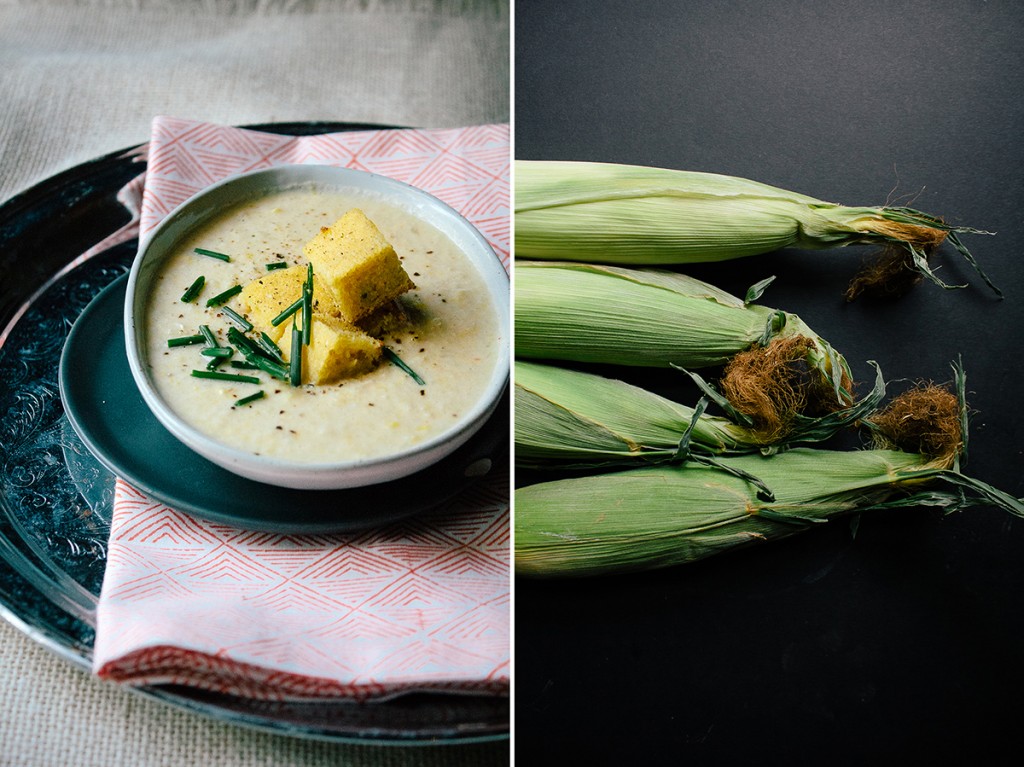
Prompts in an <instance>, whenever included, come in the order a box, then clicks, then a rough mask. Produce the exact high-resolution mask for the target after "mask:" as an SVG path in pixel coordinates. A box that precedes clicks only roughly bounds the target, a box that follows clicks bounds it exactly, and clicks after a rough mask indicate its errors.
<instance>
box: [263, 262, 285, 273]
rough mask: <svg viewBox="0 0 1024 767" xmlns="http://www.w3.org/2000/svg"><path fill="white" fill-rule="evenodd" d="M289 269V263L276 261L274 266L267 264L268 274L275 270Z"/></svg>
mask: <svg viewBox="0 0 1024 767" xmlns="http://www.w3.org/2000/svg"><path fill="white" fill-rule="evenodd" d="M287 268H288V262H287V261H274V262H273V263H272V264H267V271H268V272H272V271H274V270H275V269H287Z"/></svg>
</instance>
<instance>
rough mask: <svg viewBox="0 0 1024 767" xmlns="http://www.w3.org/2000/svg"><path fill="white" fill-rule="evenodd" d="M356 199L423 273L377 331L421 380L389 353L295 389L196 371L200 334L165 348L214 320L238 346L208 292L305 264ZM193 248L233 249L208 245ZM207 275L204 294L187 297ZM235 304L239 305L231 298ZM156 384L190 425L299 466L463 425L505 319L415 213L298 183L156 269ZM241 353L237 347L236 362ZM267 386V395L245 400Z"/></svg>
mask: <svg viewBox="0 0 1024 767" xmlns="http://www.w3.org/2000/svg"><path fill="white" fill-rule="evenodd" d="M351 208H360V209H361V210H363V211H364V212H365V213H366V215H367V216H368V217H369V218H370V219H371V220H372V221H373V222H374V223H375V224H376V225H377V227H378V228H379V229H380V230H381V232H382V233H383V234H384V236H385V237H387V238H388V240H389V241H390V242H391V244H392V245H393V246H394V248H395V251H396V252H397V253H398V255H399V257H400V258H401V260H402V264H403V266H404V268H405V270H406V272H408V274H409V275H410V277H411V278H412V280H413V282H415V284H416V287H415V289H413V290H411V291H410V292H408V293H406V294H404V295H403V296H402V297H401V298H400V299H399V303H400V304H401V307H402V308H403V310H404V313H405V316H406V320H405V321H404V322H402V323H400V324H399V325H398V326H397V327H395V328H393V329H392V330H391V331H390V332H389V333H388V334H387V335H383V336H380V340H381V341H382V342H383V343H384V345H385V346H387V347H388V348H390V349H391V350H393V351H394V352H395V353H396V354H397V355H398V356H399V357H400V358H401V359H402V360H403V361H404V362H405V363H406V364H407V365H408V366H409V368H411V369H412V370H413V371H414V372H415V373H416V374H418V376H419V377H420V378H421V379H422V380H423V382H424V384H423V385H422V386H421V385H420V384H418V383H417V382H416V381H415V380H414V378H412V377H411V376H410V375H409V374H408V373H407V372H405V371H403V370H402V369H401V368H400V367H398V366H396V365H395V364H392V363H391V362H389V361H388V360H387V359H384V360H382V361H381V363H380V364H379V365H378V366H377V367H376V368H375V369H374V370H373V371H371V372H369V373H366V374H364V375H361V376H358V377H354V378H348V379H343V380H342V381H341V382H340V383H337V384H332V385H328V386H313V385H303V386H299V387H293V386H290V385H289V384H288V383H287V382H285V381H281V380H277V379H274V378H272V377H270V376H269V375H267V374H266V373H263V372H261V371H251V370H241V369H236V368H233V367H232V366H231V365H230V364H227V363H225V364H222V365H221V366H220V367H219V368H218V370H220V371H222V372H226V373H233V374H242V375H255V376H257V377H258V378H259V379H260V383H259V384H253V383H239V382H230V381H219V380H209V379H202V378H196V377H194V376H193V375H192V371H193V370H204V369H206V366H207V363H208V362H209V361H210V359H209V358H208V357H204V356H202V355H201V353H200V350H201V349H202V348H203V344H197V345H189V346H181V347H174V348H169V347H168V345H167V341H168V339H171V338H179V337H182V336H188V335H194V334H197V333H199V332H200V331H199V328H200V326H201V325H206V326H208V327H209V328H210V329H211V330H212V331H213V332H214V334H215V336H216V338H217V341H218V343H220V344H221V345H224V346H230V345H231V344H230V342H229V340H228V337H227V332H228V329H229V328H230V327H231V326H232V324H233V322H232V320H231V319H230V318H229V317H228V316H227V314H226V313H225V312H224V311H223V310H222V309H221V308H219V307H212V308H211V307H207V306H206V301H207V300H208V299H209V298H210V297H212V296H215V295H217V294H218V293H220V292H222V291H224V290H227V289H229V288H231V287H232V286H234V285H245V284H247V283H249V282H250V281H252V280H254V279H256V278H258V277H260V276H263V275H266V274H267V264H271V263H279V262H282V261H283V262H287V264H288V265H289V266H291V265H295V264H305V263H306V261H305V257H304V256H303V254H302V246H303V245H305V244H306V243H307V242H308V241H309V240H310V239H312V238H313V237H314V236H315V235H316V233H317V232H318V231H319V230H320V228H321V227H324V226H330V225H331V224H333V223H334V222H335V221H336V220H337V219H338V218H339V217H340V216H341V215H342V214H344V213H345V212H346V211H348V210H349V209H351ZM196 248H203V249H208V250H212V251H216V252H220V253H224V254H226V255H228V256H230V258H231V260H230V261H221V260H218V259H215V258H210V257H207V256H203V255H199V254H197V253H196V252H195V249H196ZM200 275H202V276H203V277H204V278H205V286H204V288H203V292H202V294H201V295H200V296H199V298H198V300H196V301H194V302H188V303H186V302H183V301H182V300H181V299H182V296H183V294H184V293H185V291H186V289H187V288H188V287H189V286H190V285H191V284H192V283H193V282H194V281H195V280H196V278H197V277H199V276H200ZM224 305H225V306H227V307H230V308H232V309H235V310H236V311H239V312H241V311H242V307H241V306H240V304H239V301H238V299H237V297H236V298H233V299H231V300H229V301H228V302H227V303H226V304H224ZM145 338H146V342H145V343H146V347H147V357H148V363H149V367H150V370H151V375H152V380H153V382H154V385H155V386H156V388H157V391H158V392H159V393H160V396H161V397H162V398H163V399H164V400H165V402H166V403H167V404H168V405H169V406H170V407H171V408H172V409H173V410H174V411H175V412H177V413H178V414H179V415H180V416H181V417H182V418H183V419H184V420H185V421H187V422H188V423H189V424H191V425H192V426H193V427H194V428H196V429H198V430H200V431H202V432H204V433H206V434H208V435H210V436H212V437H214V438H216V439H217V440H219V441H221V442H223V443H225V444H228V445H231V446H233V447H236V448H239V449H242V450H245V451H248V452H252V453H256V454H260V455H267V456H273V457H278V458H284V459H289V460H294V461H298V462H302V463H328V462H336V461H347V460H361V459H368V458H373V457H377V456H381V455H386V454H391V453H395V452H397V451H402V450H406V449H409V448H413V447H415V446H416V445H417V444H420V443H422V442H425V441H427V440H430V439H431V438H432V437H435V436H437V435H439V434H440V433H442V432H444V431H445V430H447V429H448V428H449V427H451V426H453V425H454V424H456V423H458V422H459V421H460V420H461V419H462V418H463V417H464V416H465V415H466V414H467V413H468V412H469V411H470V410H471V409H472V408H473V406H474V405H475V404H476V403H477V401H478V400H479V399H480V397H481V396H482V394H483V393H484V390H485V389H486V387H487V384H488V381H489V379H490V377H491V375H492V373H493V371H494V366H495V364H496V362H497V358H498V349H499V345H500V344H502V343H505V342H506V340H507V337H506V336H505V335H504V333H503V331H502V329H501V328H499V326H498V319H497V313H496V311H495V309H494V306H493V305H492V302H491V300H490V297H489V295H488V292H487V288H486V286H485V284H484V281H483V278H482V277H481V275H480V274H479V273H478V272H477V270H476V268H475V267H474V265H473V263H472V262H471V261H470V259H469V258H468V257H467V256H466V255H465V254H464V253H462V251H461V250H459V249H458V248H457V247H456V245H455V244H454V243H453V242H452V241H451V240H450V239H448V237H447V236H446V235H444V234H443V233H441V232H440V231H439V230H437V229H436V228H434V227H433V226H430V225H429V224H427V223H425V222H424V221H423V220H422V219H419V218H417V217H415V216H413V215H411V214H410V213H409V212H407V211H404V210H402V209H400V208H397V207H395V206H393V205H390V204H387V203H385V202H382V201H380V200H378V199H376V198H373V197H369V196H363V195H360V194H359V193H352V194H347V193H341V192H334V191H318V190H315V189H310V188H299V189H294V190H288V191H283V192H279V193H275V194H272V195H268V196H266V197H262V198H259V199H257V200H254V201H251V202H246V203H243V204H240V205H238V206H237V207H234V208H232V209H230V210H227V211H225V212H224V213H223V214H222V215H220V216H218V217H216V218H215V219H213V220H211V221H210V222H208V223H207V224H205V225H203V226H202V227H200V228H198V229H197V230H196V231H195V232H194V233H193V234H192V235H191V236H190V237H189V238H187V239H186V240H184V241H182V242H181V243H179V246H178V248H177V249H176V250H175V252H174V253H172V254H171V255H170V256H169V257H168V258H167V259H166V261H165V263H164V264H163V265H162V266H161V268H160V271H159V273H158V274H157V275H156V277H155V279H154V280H153V283H152V289H151V295H150V300H149V303H148V306H147V314H146V318H145ZM243 359H244V358H243V357H242V356H241V355H240V354H237V353H236V354H235V356H234V357H233V358H232V360H233V361H241V360H243ZM261 390H262V391H263V397H262V398H261V399H258V400H255V401H253V402H251V403H250V404H244V405H241V406H236V404H235V403H236V402H237V401H238V400H240V399H243V398H245V397H248V396H250V395H253V394H255V393H256V392H257V391H261Z"/></svg>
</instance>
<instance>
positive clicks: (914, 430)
mask: <svg viewBox="0 0 1024 767" xmlns="http://www.w3.org/2000/svg"><path fill="white" fill-rule="evenodd" d="M961 407H962V405H961V403H960V400H959V398H958V397H957V395H955V394H954V393H953V392H951V391H949V390H948V389H947V388H945V387H943V386H939V385H937V384H933V383H921V384H918V385H917V386H915V387H914V388H913V389H909V390H907V391H906V392H904V393H903V394H901V395H899V396H898V397H896V398H895V399H893V400H892V402H891V403H889V405H888V406H886V407H885V408H883V409H882V410H880V411H879V412H878V413H876V414H875V415H873V416H871V419H870V421H871V424H872V425H873V426H874V427H875V428H874V442H875V446H876V447H879V448H883V449H891V448H896V449H898V450H904V451H906V452H911V453H922V454H924V455H926V456H928V457H930V458H935V459H939V460H941V461H942V462H943V463H945V464H946V465H947V466H952V465H953V464H954V463H955V461H956V459H957V457H958V456H959V455H960V453H961V452H962V451H963V448H964V435H963V432H962V430H961V420H960V411H961Z"/></svg>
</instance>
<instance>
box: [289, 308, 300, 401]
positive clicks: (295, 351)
mask: <svg viewBox="0 0 1024 767" xmlns="http://www.w3.org/2000/svg"><path fill="white" fill-rule="evenodd" d="M291 355H292V358H291V364H290V366H289V368H288V374H289V375H288V378H289V381H290V382H291V385H292V386H300V385H301V384H302V331H301V330H299V324H298V320H297V319H296V320H293V321H292V349H291Z"/></svg>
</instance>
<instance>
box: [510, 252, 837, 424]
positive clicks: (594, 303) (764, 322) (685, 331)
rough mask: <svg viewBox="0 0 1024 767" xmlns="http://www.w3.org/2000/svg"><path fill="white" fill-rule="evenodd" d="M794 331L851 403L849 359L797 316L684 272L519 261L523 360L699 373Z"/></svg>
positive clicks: (518, 334) (518, 326)
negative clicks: (678, 368)
mask: <svg viewBox="0 0 1024 767" xmlns="http://www.w3.org/2000/svg"><path fill="white" fill-rule="evenodd" d="M755 292H756V291H755ZM787 338H788V339H794V338H804V339H807V341H808V348H807V349H806V351H804V352H803V354H804V357H805V361H806V363H807V365H808V366H809V368H810V369H811V370H813V371H817V373H818V375H819V376H820V377H821V379H822V380H823V381H825V382H827V383H829V384H830V385H831V387H832V389H833V390H834V391H835V395H836V402H837V403H841V404H843V405H847V404H849V402H850V400H851V396H850V392H849V390H848V388H847V387H848V386H849V385H850V384H849V381H850V379H851V376H850V370H849V366H848V365H847V363H846V360H844V359H843V357H842V355H840V354H839V353H838V352H837V351H836V350H835V349H833V348H832V347H831V345H829V343H828V342H827V341H825V340H824V339H823V338H821V337H820V336H818V335H817V334H816V333H815V332H814V331H813V330H811V329H810V328H809V327H808V326H807V325H806V323H804V322H803V320H801V319H800V318H799V317H798V316H796V315H795V314H789V313H787V312H782V311H778V310H775V309H769V308H767V307H764V306H760V305H758V304H754V303H749V302H745V301H742V300H740V299H739V298H736V297H734V296H732V295H729V294H728V293H726V292H724V291H722V290H719V289H718V288H715V287H713V286H711V285H708V284H707V283H705V282H702V281H700V280H697V279H694V278H692V277H687V276H686V275H683V274H679V273H676V272H670V271H665V270H659V269H627V268H624V267H616V266H601V265H593V264H578V263H565V262H553V261H517V262H516V300H515V350H516V356H517V357H518V358H523V359H535V360H549V361H550V360H562V361H571V362H584V363H606V364H619V365H629V366H654V367H667V366H669V365H672V366H676V367H680V368H684V369H686V370H695V369H700V368H705V367H713V366H717V365H721V364H723V363H725V362H727V361H728V360H730V359H732V358H733V357H735V356H736V355H737V354H739V353H740V352H743V351H746V350H748V349H750V348H751V347H752V346H755V345H762V346H764V345H767V344H768V343H769V342H770V341H774V340H777V339H787Z"/></svg>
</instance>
